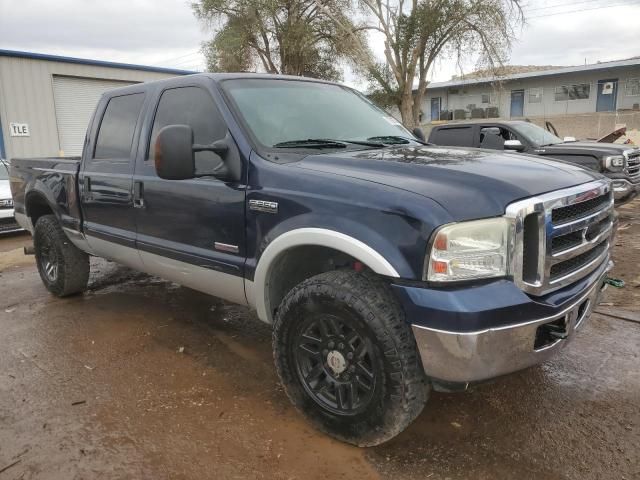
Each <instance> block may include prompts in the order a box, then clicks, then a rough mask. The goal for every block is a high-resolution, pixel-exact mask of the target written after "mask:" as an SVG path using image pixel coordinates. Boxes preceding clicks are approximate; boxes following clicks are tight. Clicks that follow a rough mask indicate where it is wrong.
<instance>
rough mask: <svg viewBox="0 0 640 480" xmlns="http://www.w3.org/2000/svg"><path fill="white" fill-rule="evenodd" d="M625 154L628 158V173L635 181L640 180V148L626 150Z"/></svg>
mask: <svg viewBox="0 0 640 480" xmlns="http://www.w3.org/2000/svg"><path fill="white" fill-rule="evenodd" d="M624 156H625V158H626V159H627V168H626V173H627V175H629V176H630V177H631V180H632V181H633V182H634V183H636V182H640V149H637V148H636V149H635V150H626V151H625V152H624Z"/></svg>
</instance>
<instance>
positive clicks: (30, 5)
mask: <svg viewBox="0 0 640 480" xmlns="http://www.w3.org/2000/svg"><path fill="white" fill-rule="evenodd" d="M604 7H607V8H604ZM525 12H526V16H527V17H528V18H529V20H528V22H527V23H528V25H527V26H526V27H524V28H523V29H522V31H521V32H520V36H519V40H518V42H517V43H516V44H515V45H514V48H513V50H512V54H511V61H510V63H512V64H518V65H581V64H584V63H585V61H586V62H587V63H595V62H597V61H607V60H616V59H622V58H628V57H632V56H637V55H640V30H639V27H638V19H640V0H608V1H607V0H582V1H581V0H529V2H528V4H526V5H525ZM561 12H571V13H566V14H560V13H561ZM210 34H211V33H210V32H209V31H208V30H207V29H205V28H204V27H203V26H202V25H201V24H200V23H199V22H198V21H197V20H196V19H195V17H194V16H193V13H192V11H191V8H190V2H188V1H185V0H49V1H42V0H0V48H2V49H10V50H24V51H31V52H38V53H51V54H57V55H67V56H75V57H83V58H91V59H99V60H111V61H119V62H128V63H137V64H147V65H160V66H168V67H175V68H181V69H187V70H202V69H204V60H203V57H202V54H201V53H200V45H201V43H202V42H203V41H204V40H206V39H207V38H209V36H210ZM373 47H374V51H376V52H381V51H382V45H381V44H380V42H374V44H373ZM464 69H465V71H467V72H468V71H470V70H472V69H473V63H470V64H468V65H466V66H464ZM457 70H458V69H457V67H456V66H455V62H454V61H453V60H451V59H446V58H445V59H442V60H441V61H440V62H439V64H438V65H437V67H436V69H434V71H433V72H432V80H433V81H441V80H447V79H449V78H450V77H451V75H452V74H456V73H459V72H458V71H457ZM345 80H346V82H347V83H350V84H352V85H360V82H358V81H357V79H355V78H353V76H352V75H351V74H347V76H346V78H345Z"/></svg>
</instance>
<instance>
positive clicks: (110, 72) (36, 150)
mask: <svg viewBox="0 0 640 480" xmlns="http://www.w3.org/2000/svg"><path fill="white" fill-rule="evenodd" d="M56 75H58V76H64V77H76V78H79V79H89V80H106V81H109V80H111V81H113V80H116V81H121V82H126V83H136V82H144V81H150V80H160V79H163V78H168V77H171V76H173V75H172V74H168V73H157V72H145V71H139V70H128V69H122V68H111V67H104V66H95V65H82V64H72V63H64V62H56V61H48V60H35V59H28V58H16V57H4V56H0V119H1V120H0V121H1V124H2V133H3V137H4V143H5V153H6V157H7V158H12V157H30V156H57V155H58V154H59V152H60V151H61V150H64V149H63V148H62V145H60V137H59V134H58V127H57V125H58V124H57V119H56V105H55V101H54V86H53V83H54V76H56ZM85 81H86V80H85ZM61 113H62V112H61ZM12 122H13V123H27V124H28V125H29V131H30V136H29V137H12V136H10V132H9V124H10V123H12ZM72 150H73V148H72ZM64 154H65V155H69V154H70V153H69V152H67V151H64Z"/></svg>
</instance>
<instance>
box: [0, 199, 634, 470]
mask: <svg viewBox="0 0 640 480" xmlns="http://www.w3.org/2000/svg"><path fill="white" fill-rule="evenodd" d="M620 227H621V229H620V232H619V235H618V238H617V241H616V242H617V246H616V248H615V252H614V254H615V259H616V261H617V265H616V268H615V270H614V272H613V276H615V277H618V278H622V279H624V280H625V281H626V283H627V284H626V286H625V288H623V289H619V290H615V289H613V288H610V289H609V290H608V291H607V292H606V297H605V298H604V300H603V302H604V303H606V304H610V305H609V306H610V307H621V308H624V309H627V310H630V311H634V312H639V311H640V271H639V268H638V267H639V265H640V200H638V201H636V202H634V203H632V204H630V205H628V206H627V207H624V208H623V209H621V211H620ZM29 243H30V237H29V236H25V235H19V236H11V237H8V238H3V239H0V344H1V345H2V347H1V348H0V480H5V479H6V480H9V479H11V480H13V479H16V480H17V479H46V480H57V479H60V480H70V479H93V478H100V479H154V480H156V479H205V478H216V479H217V478H224V479H227V478H229V479H234V478H251V479H253V478H256V479H263V478H276V479H305V480H310V479H324V478H329V479H339V478H345V479H346V478H348V479H369V478H371V479H376V478H382V479H414V478H415V479H430V480H444V479H451V480H454V479H487V480H489V479H491V480H495V479H542V480H546V479H549V480H551V479H584V480H592V479H593V480H595V479H616V480H620V479H627V480H632V479H639V478H640V358H639V357H640V324H638V323H634V322H631V321H624V320H620V319H615V318H611V317H607V316H602V315H594V316H593V317H592V320H591V321H590V322H589V323H588V324H587V325H586V326H585V328H584V329H582V331H581V332H580V333H579V334H578V336H577V338H576V340H575V342H573V343H572V344H570V345H569V346H568V348H567V349H565V350H564V351H563V352H562V353H561V354H560V355H559V356H558V357H557V358H555V359H554V360H553V361H551V362H549V363H546V364H544V365H541V366H539V367H535V368H532V369H529V370H527V371H524V372H520V373H517V374H514V375H510V376H507V377H503V378H500V379H497V380H494V381H493V382H491V383H487V384H483V385H480V386H477V387H475V388H473V389H472V390H470V391H468V392H465V393H458V394H442V393H433V394H432V396H431V399H430V401H429V403H428V404H427V407H426V408H425V410H424V412H423V413H422V415H421V416H420V417H419V418H418V419H417V421H416V422H415V423H414V424H413V425H412V426H411V427H410V428H409V429H408V430H407V431H405V432H404V433H402V434H401V435H400V436H398V437H397V438H396V439H394V440H392V441H391V442H389V443H387V444H385V445H383V446H380V447H376V448H370V449H359V448H355V447H352V446H349V445H344V444H341V443H339V442H337V441H334V440H332V439H330V438H327V437H325V436H324V435H322V434H320V433H318V432H316V431H315V430H314V429H313V428H312V427H311V426H309V425H308V424H307V423H306V422H305V421H304V419H303V418H301V417H300V415H299V414H298V413H296V411H295V410H294V409H293V408H292V407H291V406H290V405H289V402H288V400H287V398H286V397H285V395H284V393H283V391H282V389H281V388H280V386H279V385H278V381H277V378H276V375H275V371H274V367H273V363H272V357H271V346H270V330H269V328H268V327H267V326H266V325H264V324H261V323H260V322H259V321H258V320H257V319H256V317H255V316H254V315H253V314H251V313H250V312H249V311H248V310H246V309H245V308H242V307H237V306H233V305H230V304H227V303H224V302H222V301H219V300H217V299H215V298H212V297H208V296H206V295H202V294H199V293H196V292H194V291H191V290H189V289H186V288H182V287H179V286H177V285H175V284H171V283H168V282H164V281H161V280H159V279H156V278H151V277H148V276H145V275H142V274H138V273H134V272H131V271H130V270H127V269H125V268H122V267H118V266H117V265H115V264H112V263H108V262H105V261H102V260H94V261H93V264H92V277H91V289H90V291H89V292H88V293H86V294H85V295H82V296H77V297H73V298H68V299H57V298H54V297H52V296H50V295H48V294H47V292H46V291H45V289H44V287H43V286H42V284H41V283H40V279H39V277H38V274H37V271H36V269H35V267H34V264H33V257H25V256H23V255H22V251H21V248H22V246H23V245H27V244H29Z"/></svg>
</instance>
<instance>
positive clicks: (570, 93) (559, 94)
mask: <svg viewBox="0 0 640 480" xmlns="http://www.w3.org/2000/svg"><path fill="white" fill-rule="evenodd" d="M590 93H591V85H590V84H588V83H578V84H576V85H563V86H562V87H556V92H555V99H556V102H564V101H566V100H584V99H587V98H589V94H590Z"/></svg>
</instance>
